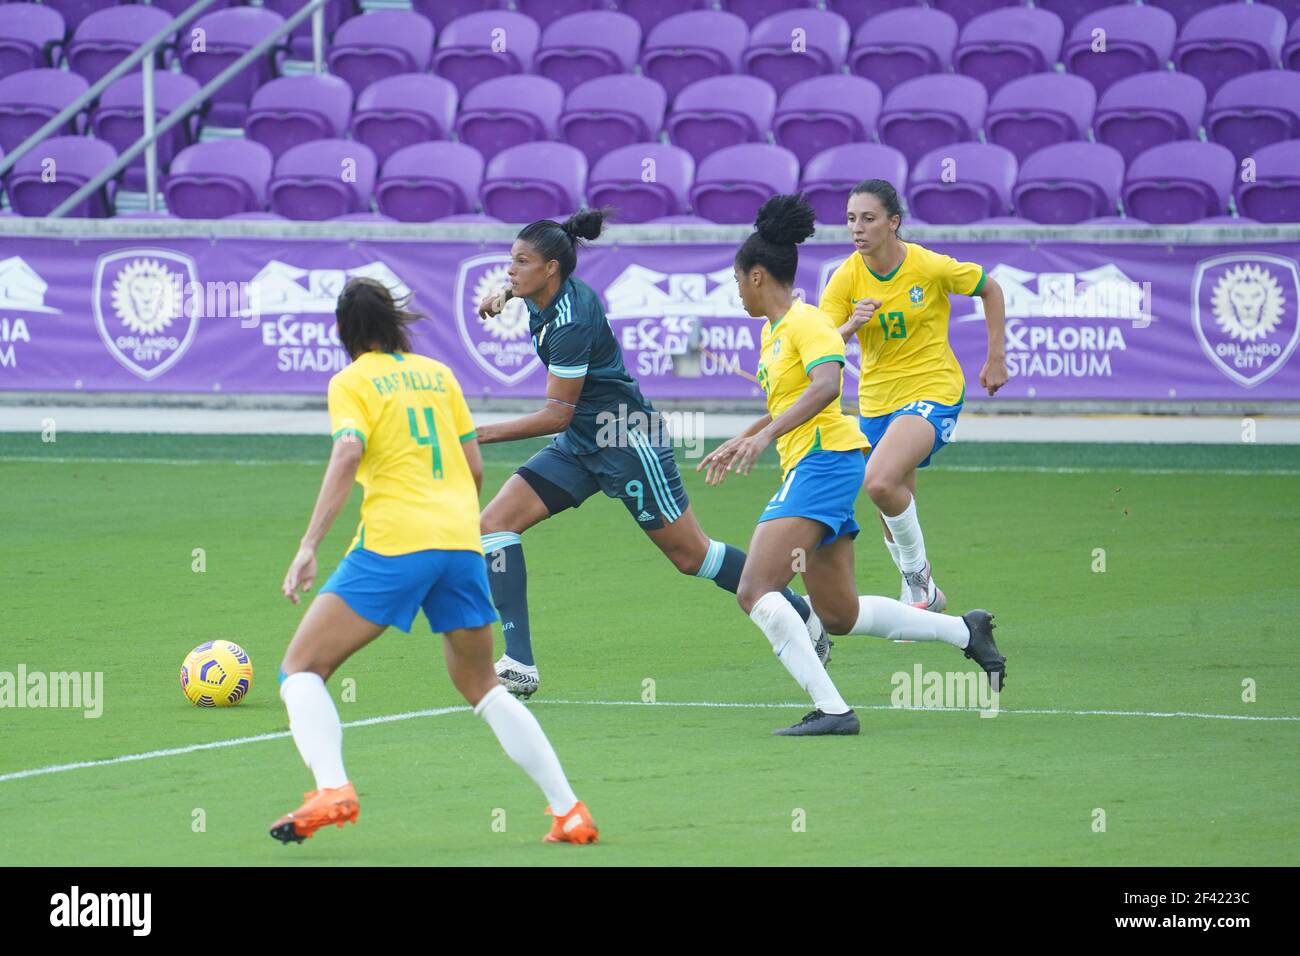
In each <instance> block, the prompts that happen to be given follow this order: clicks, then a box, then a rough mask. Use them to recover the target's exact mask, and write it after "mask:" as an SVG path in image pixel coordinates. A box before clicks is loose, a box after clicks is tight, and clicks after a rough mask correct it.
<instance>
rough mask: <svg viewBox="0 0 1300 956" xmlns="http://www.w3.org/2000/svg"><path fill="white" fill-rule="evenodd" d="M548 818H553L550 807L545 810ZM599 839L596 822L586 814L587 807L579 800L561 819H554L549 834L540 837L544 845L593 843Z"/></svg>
mask: <svg viewBox="0 0 1300 956" xmlns="http://www.w3.org/2000/svg"><path fill="white" fill-rule="evenodd" d="M546 812H547V814H548V815H549V816H553V817H554V816H555V814H554V813H553V812H552V811H551V808H550V807H547V808H546ZM599 837H600V831H599V830H597V829H596V822H595V821H594V820H592V819H591V814H590V813H588V812H587V805H586V804H585V803H583V802H582V801H581V800H579V801H578V802H577V803H575V804H574V805H573V809H572V810H570V811H569V812H568V813H566V814H565V815H564V816H562V817H555V822H554V823H552V824H551V832H550V833H548V834H546V836H544V837H542V842H544V843H595V842H596V840H597V839H599Z"/></svg>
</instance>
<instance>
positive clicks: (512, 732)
mask: <svg viewBox="0 0 1300 956" xmlns="http://www.w3.org/2000/svg"><path fill="white" fill-rule="evenodd" d="M791 610H793V608H792V609H791ZM798 616H799V615H797V614H796V615H795V617H798ZM799 626H800V627H803V622H802V621H800V622H799ZM474 713H476V714H477V715H478V716H480V717H482V718H483V719H484V720H486V721H487V722H488V726H489V727H491V728H492V733H494V734H496V735H497V740H499V741H501V749H502V750H504V751H505V752H506V755H507V756H509V757H510V759H511V760H513V761H514V762H515V763H517V764H519V766H520V767H522V768H523V769H524V773H526V774H528V776H530V777H532V778H533V783H535V784H537V786H538V787H540V788H541V790H542V793H544V794H545V795H546V800H547V802H548V803H550V805H551V813H553V814H555V816H557V817H562V816H564V815H565V814H566V813H568V812H569V811H570V810H572V809H573V805H574V804H575V803H577V802H578V797H577V794H575V793H574V792H573V788H572V787H570V786H569V781H568V779H567V778H566V777H565V776H564V768H563V767H561V766H560V758H559V757H557V756H555V750H554V749H552V747H551V742H550V741H549V740H547V739H546V733H545V732H544V731H543V730H542V725H541V724H539V723H538V722H537V718H536V717H534V716H533V715H532V714H530V713H529V712H528V708H527V707H525V706H524V705H523V704H521V703H519V701H517V700H515V699H514V698H513V697H511V696H510V694H509V693H507V691H506V689H505V688H504V687H502V686H500V685H497V686H496V687H493V688H492V689H491V690H490V691H488V692H487V693H486V694H484V695H483V699H482V700H480V701H479V702H478V706H477V707H475V708H474Z"/></svg>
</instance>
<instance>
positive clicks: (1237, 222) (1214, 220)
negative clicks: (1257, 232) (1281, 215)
mask: <svg viewBox="0 0 1300 956" xmlns="http://www.w3.org/2000/svg"><path fill="white" fill-rule="evenodd" d="M1290 221H1291V222H1294V221H1295V220H1290ZM1192 225H1193V226H1258V225H1259V220H1258V219H1248V218H1246V217H1245V216H1206V217H1205V218H1204V219H1198V220H1196V222H1194V223H1192Z"/></svg>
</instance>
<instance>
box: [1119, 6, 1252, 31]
mask: <svg viewBox="0 0 1300 956" xmlns="http://www.w3.org/2000/svg"><path fill="white" fill-rule="evenodd" d="M1143 2H1144V3H1145V4H1146V5H1147V6H1149V7H1159V8H1160V9H1161V10H1166V11H1168V12H1169V15H1170V16H1172V17H1173V18H1174V20H1175V21H1176V22H1177V23H1178V26H1179V28H1180V29H1181V28H1182V27H1183V26H1185V25H1186V23H1187V21H1188V20H1190V19H1191V18H1192V17H1194V16H1196V14H1198V13H1201V12H1203V11H1205V10H1208V9H1210V8H1211V7H1217V6H1219V5H1220V4H1221V3H1223V2H1224V0H1143ZM1242 2H1245V0H1242Z"/></svg>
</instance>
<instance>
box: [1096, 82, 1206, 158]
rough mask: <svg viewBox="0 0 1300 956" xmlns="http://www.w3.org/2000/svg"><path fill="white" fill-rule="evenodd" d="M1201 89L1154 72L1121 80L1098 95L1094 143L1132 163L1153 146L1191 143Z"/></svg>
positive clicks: (1197, 126) (1198, 118) (1200, 108)
mask: <svg viewBox="0 0 1300 956" xmlns="http://www.w3.org/2000/svg"><path fill="white" fill-rule="evenodd" d="M1204 115H1205V87H1203V86H1202V85H1201V81H1200V80H1198V79H1197V78H1196V77H1194V76H1188V75H1187V74H1185V73H1170V72H1169V71H1168V70H1155V71H1153V72H1151V73H1138V74H1137V75H1136V76H1130V77H1126V78H1125V79H1122V80H1120V81H1119V82H1117V83H1116V84H1115V85H1114V86H1112V87H1110V88H1109V89H1108V90H1106V92H1105V93H1103V94H1102V95H1101V102H1100V103H1098V104H1097V113H1096V115H1095V116H1094V117H1093V120H1092V128H1093V134H1094V136H1096V138H1097V141H1098V142H1100V143H1106V144H1107V145H1109V146H1114V147H1115V148H1116V149H1118V150H1119V151H1120V153H1121V154H1122V155H1123V156H1124V161H1125V162H1129V161H1131V160H1133V159H1134V158H1135V157H1136V156H1137V155H1138V154H1139V153H1144V152H1146V151H1147V150H1148V149H1150V148H1151V147H1152V146H1159V145H1160V144H1161V143H1172V142H1174V141H1175V140H1180V139H1196V136H1197V133H1198V132H1199V131H1200V128H1201V117H1202V116H1204Z"/></svg>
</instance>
